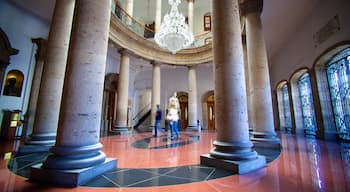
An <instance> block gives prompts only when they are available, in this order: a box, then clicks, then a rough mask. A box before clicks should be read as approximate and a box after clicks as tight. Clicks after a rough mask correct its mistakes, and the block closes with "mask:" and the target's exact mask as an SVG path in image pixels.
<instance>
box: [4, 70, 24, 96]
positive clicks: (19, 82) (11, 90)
mask: <svg viewBox="0 0 350 192" xmlns="http://www.w3.org/2000/svg"><path fill="white" fill-rule="evenodd" d="M23 80H24V75H23V73H22V72H21V71H19V70H11V71H9V72H8V73H7V75H6V79H5V86H4V91H3V95H6V96H14V97H21V93H22V87H23Z"/></svg>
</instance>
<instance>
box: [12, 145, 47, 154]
mask: <svg viewBox="0 0 350 192" xmlns="http://www.w3.org/2000/svg"><path fill="white" fill-rule="evenodd" d="M50 148H51V146H49V145H22V146H20V147H19V148H18V151H17V154H16V155H19V156H20V155H26V154H30V153H43V152H49V150H50Z"/></svg>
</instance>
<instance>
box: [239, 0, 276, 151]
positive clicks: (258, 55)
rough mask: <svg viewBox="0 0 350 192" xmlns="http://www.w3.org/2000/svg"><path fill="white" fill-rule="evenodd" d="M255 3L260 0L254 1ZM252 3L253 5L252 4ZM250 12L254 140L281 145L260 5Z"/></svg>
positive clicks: (249, 31) (248, 45)
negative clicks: (278, 137) (277, 136)
mask: <svg viewBox="0 0 350 192" xmlns="http://www.w3.org/2000/svg"><path fill="white" fill-rule="evenodd" d="M252 2H253V3H257V2H259V0H256V1H252ZM251 7H252V6H251ZM256 7H257V9H256V10H255V11H250V12H247V13H246V37H247V50H248V51H247V55H248V62H249V77H250V87H251V90H252V91H251V99H252V100H251V101H252V106H254V109H253V110H254V112H253V129H254V132H253V138H252V140H253V141H257V142H269V143H271V142H272V143H275V144H276V145H279V140H278V139H277V138H276V133H275V127H274V120H273V109H272V97H271V87H270V76H269V68H268V60H267V53H266V47H265V40H264V36H263V31H262V24H261V19H260V10H261V9H260V8H259V7H258V6H256Z"/></svg>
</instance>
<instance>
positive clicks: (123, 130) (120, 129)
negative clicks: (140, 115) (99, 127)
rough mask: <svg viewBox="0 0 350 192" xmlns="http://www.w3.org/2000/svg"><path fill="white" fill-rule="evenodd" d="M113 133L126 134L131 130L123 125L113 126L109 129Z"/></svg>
mask: <svg viewBox="0 0 350 192" xmlns="http://www.w3.org/2000/svg"><path fill="white" fill-rule="evenodd" d="M111 132H112V133H113V134H118V135H126V134H131V133H132V131H130V130H129V129H128V127H125V126H120V127H119V126H114V127H113V128H112V130H111Z"/></svg>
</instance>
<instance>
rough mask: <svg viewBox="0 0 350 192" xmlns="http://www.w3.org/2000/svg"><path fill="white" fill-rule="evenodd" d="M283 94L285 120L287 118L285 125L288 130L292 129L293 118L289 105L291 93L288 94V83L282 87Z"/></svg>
mask: <svg viewBox="0 0 350 192" xmlns="http://www.w3.org/2000/svg"><path fill="white" fill-rule="evenodd" d="M282 96H283V110H284V120H285V123H286V124H285V126H286V129H287V130H288V131H291V130H292V118H291V115H290V107H289V94H288V87H287V85H284V86H283V87H282Z"/></svg>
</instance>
